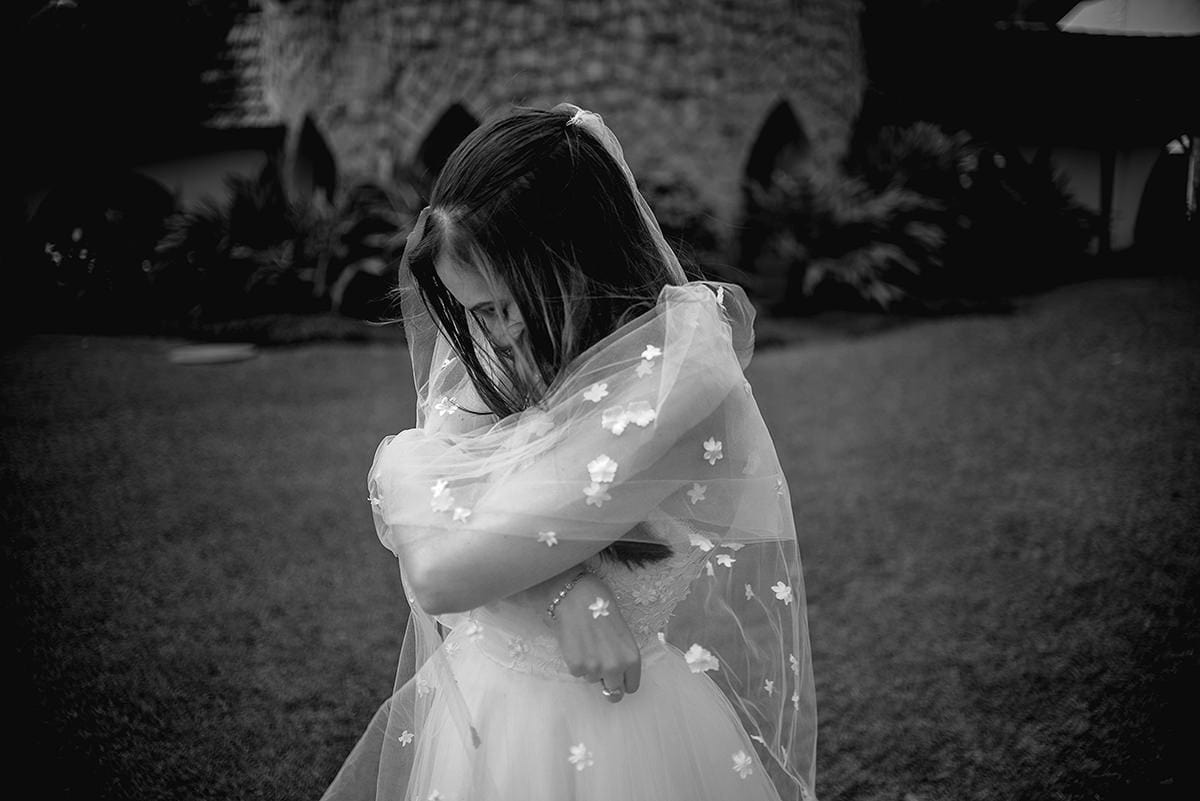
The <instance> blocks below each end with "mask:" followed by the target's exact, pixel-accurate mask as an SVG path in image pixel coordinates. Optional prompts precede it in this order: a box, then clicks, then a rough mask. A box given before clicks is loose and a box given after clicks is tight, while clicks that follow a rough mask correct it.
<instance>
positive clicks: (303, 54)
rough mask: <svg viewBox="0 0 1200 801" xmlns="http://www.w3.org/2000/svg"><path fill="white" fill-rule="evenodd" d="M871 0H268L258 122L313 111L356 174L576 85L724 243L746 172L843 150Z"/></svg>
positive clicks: (260, 16)
mask: <svg viewBox="0 0 1200 801" xmlns="http://www.w3.org/2000/svg"><path fill="white" fill-rule="evenodd" d="M859 6H860V2H859V0H689V2H682V1H681V0H525V1H524V2H522V1H521V0H444V1H442V2H428V1H426V2H414V1H413V0H407V1H406V0H343V1H342V2H335V0H290V1H285V0H261V3H260V6H259V8H258V10H257V13H256V14H254V15H251V16H250V17H248V21H247V25H251V26H254V30H253V32H252V35H250V36H249V38H250V39H253V40H255V41H256V42H257V65H256V66H255V70H256V75H255V80H256V81H257V83H258V88H259V93H260V96H261V99H262V101H263V103H262V106H263V108H264V109H265V111H264V112H263V114H264V115H265V117H266V119H261V120H259V121H258V122H259V123H260V124H268V123H269V124H283V125H286V126H287V129H288V131H289V132H291V135H292V137H293V140H294V139H295V137H298V136H300V132H301V131H302V130H303V129H305V128H307V129H308V130H309V135H310V136H311V132H312V130H313V129H314V128H315V130H316V131H317V132H319V134H320V135H321V137H323V139H324V141H325V142H326V143H327V144H328V149H329V151H330V153H331V154H332V156H333V158H334V160H335V161H336V164H337V170H338V174H339V175H340V176H342V179H343V180H347V181H353V180H371V181H376V182H383V183H385V184H386V183H389V182H392V183H394V182H402V181H405V180H407V179H408V177H409V176H411V175H413V174H414V173H416V174H420V173H425V174H431V173H435V172H436V170H437V169H438V168H440V166H441V163H442V162H444V160H445V157H446V156H447V155H448V154H449V152H450V151H451V150H452V149H453V147H454V146H455V145H456V144H457V143H458V141H461V139H462V137H463V136H465V135H466V133H467V132H469V130H470V129H471V128H473V127H474V126H475V125H476V124H478V123H479V122H482V121H485V120H487V119H490V118H492V117H494V116H497V115H502V114H504V113H505V112H506V111H507V110H509V109H511V108H512V107H513V106H514V105H524V106H535V107H542V108H549V107H550V106H553V105H555V104H557V103H559V102H563V101H568V102H573V103H576V104H578V105H581V106H583V107H586V108H589V109H591V110H594V111H597V112H599V113H600V114H601V115H602V116H603V117H604V119H605V121H606V122H607V123H608V125H609V126H610V127H611V128H612V129H613V130H614V131H615V132H616V134H617V136H618V137H619V138H620V139H621V141H622V144H623V146H624V148H625V153H626V158H627V159H628V161H629V163H630V167H631V168H632V169H633V171H634V174H635V175H636V176H637V177H638V180H639V184H640V185H642V187H643V190H644V191H647V194H651V195H653V192H654V191H655V187H658V188H660V189H661V188H665V190H664V191H671V192H683V193H684V194H686V195H687V196H688V197H689V198H690V199H689V200H688V202H690V203H692V204H694V205H696V206H697V207H698V208H697V211H698V212H699V213H701V214H703V215H704V216H706V218H707V219H710V220H711V221H712V223H713V228H714V233H715V235H716V236H717V237H718V239H719V240H720V243H721V245H722V246H723V248H724V246H728V245H735V246H736V233H735V232H736V230H737V227H738V225H739V220H740V219H741V218H742V216H743V215H744V212H745V208H744V206H745V203H746V202H747V200H746V197H745V194H744V185H745V183H746V181H747V179H748V178H751V179H755V180H759V181H763V180H767V179H769V175H770V173H771V171H772V169H773V168H774V166H775V165H776V164H777V163H778V162H779V160H780V159H782V158H785V157H787V158H794V157H802V158H804V159H807V160H809V161H810V162H811V163H812V164H813V165H814V166H815V167H817V168H819V169H824V168H828V169H835V168H836V165H837V162H838V160H839V158H840V157H841V156H842V155H843V153H844V152H845V150H846V147H847V144H848V142H849V139H850V134H851V129H852V126H853V124H854V121H855V119H856V117H857V114H858V111H859V108H860V105H861V98H862V93H863V90H864V86H865V83H866V73H865V67H864V59H863V55H862V52H861V37H860V31H859V12H860V8H859ZM242 35H243V36H245V35H246V34H245V31H243V32H242ZM306 121H307V124H306ZM293 144H294V142H293ZM652 202H653V200H652Z"/></svg>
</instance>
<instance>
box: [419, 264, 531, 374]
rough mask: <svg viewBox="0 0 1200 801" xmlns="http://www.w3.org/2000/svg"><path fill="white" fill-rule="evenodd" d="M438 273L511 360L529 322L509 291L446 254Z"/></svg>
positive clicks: (444, 283) (437, 266)
mask: <svg viewBox="0 0 1200 801" xmlns="http://www.w3.org/2000/svg"><path fill="white" fill-rule="evenodd" d="M434 269H435V270H436V271H437V274H438V278H439V279H440V280H441V282H442V284H443V285H444V286H445V287H446V289H447V290H449V292H450V294H451V295H453V296H454V299H455V300H457V301H458V302H459V304H461V305H462V307H463V308H464V309H466V310H467V311H468V312H470V313H471V314H472V315H474V317H475V319H476V320H478V321H479V324H480V325H482V326H483V327H484V328H485V329H486V330H487V333H488V335H489V336H490V337H491V339H492V341H493V342H494V343H496V346H497V347H498V348H499V349H501V350H503V351H507V352H508V355H510V356H511V354H512V349H513V348H514V346H516V344H517V343H518V342H519V341H520V340H521V336H522V335H523V334H524V333H525V320H524V319H523V318H522V317H521V312H520V310H519V309H518V308H517V304H516V301H514V300H513V298H512V295H511V294H510V293H509V292H508V290H507V289H506V288H504V287H503V286H493V284H492V283H491V282H489V281H488V280H487V279H486V278H484V276H483V274H482V273H481V272H480V271H479V270H476V269H474V268H472V267H470V266H465V265H463V264H461V263H460V262H458V261H456V260H454V259H451V258H450V257H449V256H446V255H444V254H443V255H442V256H440V257H439V258H438V260H437V263H436V264H434Z"/></svg>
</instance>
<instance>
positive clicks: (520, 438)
mask: <svg viewBox="0 0 1200 801" xmlns="http://www.w3.org/2000/svg"><path fill="white" fill-rule="evenodd" d="M752 323H753V307H752V306H751V305H750V303H749V301H748V300H747V299H746V297H745V295H744V294H743V293H742V292H741V290H740V289H738V288H737V287H735V286H732V285H728V284H713V283H691V284H684V285H682V286H668V287H666V288H664V289H663V291H662V294H661V296H660V298H659V301H658V303H657V305H656V306H655V308H654V309H652V310H651V311H648V312H646V313H645V314H643V315H642V316H641V317H639V318H637V319H635V320H634V321H632V322H631V323H629V324H628V325H626V326H623V327H622V328H621V329H619V330H618V331H616V332H614V333H613V334H612V335H610V336H609V337H607V338H605V339H604V340H603V341H602V342H600V343H599V344H597V345H596V346H595V347H593V348H592V349H590V350H589V351H587V352H586V353H585V354H583V355H582V356H581V357H580V358H579V359H578V360H577V361H576V362H575V363H573V364H572V365H571V367H570V368H569V370H568V371H567V375H565V376H564V377H563V378H562V379H561V380H560V381H557V382H556V383H555V385H554V386H553V387H552V388H551V389H550V391H549V392H548V394H547V397H546V399H545V401H544V402H543V403H540V404H539V405H538V406H537V407H536V408H531V409H529V410H527V411H526V412H522V413H520V414H516V415H512V416H510V417H508V418H505V419H503V420H499V421H496V420H494V418H493V419H489V420H487V421H484V422H483V424H479V421H478V420H476V421H475V422H474V423H472V424H470V425H467V424H463V423H462V422H461V421H465V420H467V419H468V418H469V415H468V414H467V413H466V412H465V411H464V410H465V409H469V408H471V407H472V406H473V405H474V400H475V399H474V398H471V396H470V391H471V388H470V384H469V380H467V378H466V374H465V372H464V371H463V369H462V366H461V365H460V364H458V363H457V360H456V359H455V356H454V354H453V353H452V352H451V351H450V350H449V347H448V345H447V344H446V343H445V341H444V340H443V339H441V338H440V337H439V336H438V335H437V334H436V331H432V330H430V331H429V332H428V333H429V336H428V337H426V338H422V336H421V334H420V332H419V330H418V329H417V328H416V327H413V328H411V329H410V330H411V335H410V342H409V345H410V349H412V350H413V351H414V352H413V354H412V355H413V363H414V371H415V375H416V378H417V386H418V401H419V403H418V421H417V422H418V425H417V427H416V428H414V429H410V430H407V431H404V432H401V433H400V434H397V435H395V436H393V437H388V438H387V439H385V440H384V442H383V443H382V444H381V445H380V447H379V450H378V451H377V453H376V457H375V462H374V464H373V466H372V468H371V472H370V477H369V491H370V498H371V503H372V506H373V508H374V512H375V520H376V524H377V527H378V531H379V535H380V538H381V540H382V542H383V543H384V544H385V545H386V546H387V547H389V548H390V549H392V550H393V551H394V552H397V554H399V553H400V552H401V550H402V546H403V544H404V543H405V542H406V541H411V540H413V539H415V538H420V537H440V536H454V534H455V532H457V531H470V532H472V533H473V534H478V533H483V534H486V535H488V536H498V537H510V538H511V537H519V536H526V537H529V538H530V541H531V542H537V543H542V542H546V543H547V544H548V545H553V542H550V541H549V540H550V538H555V539H558V540H562V539H567V538H575V539H592V540H595V541H597V542H598V543H599V542H610V541H612V540H613V539H615V538H616V537H617V536H619V534H620V532H626V531H628V532H631V534H630V535H626V538H627V539H628V538H630V536H635V537H637V538H639V539H642V540H644V541H653V542H658V543H660V544H666V545H668V546H669V547H670V549H671V555H670V557H668V558H667V559H665V560H662V561H659V562H654V563H650V564H647V565H645V566H643V567H627V566H625V565H624V564H622V563H620V562H616V561H613V560H611V559H607V558H602V557H600V556H596V557H593V558H592V559H590V560H589V562H588V563H587V564H588V565H589V566H590V567H591V568H592V569H593V570H594V571H595V572H596V573H597V574H598V575H599V576H600V577H601V578H602V579H603V580H604V581H605V582H606V583H607V584H608V586H609V587H610V588H611V589H612V591H613V593H614V597H615V599H616V601H617V606H618V608H619V612H620V614H621V615H622V616H623V618H624V619H625V620H626V622H627V623H628V624H629V626H630V628H631V630H632V631H633V632H634V634H635V637H636V638H637V640H638V643H639V646H640V648H641V653H642V682H641V687H640V689H639V690H638V691H637V692H636V693H633V694H629V695H626V696H625V698H624V699H623V700H621V701H620V702H619V703H616V704H613V703H610V702H609V701H608V700H606V699H605V698H604V697H603V696H602V695H601V694H600V692H599V686H598V685H597V684H594V683H588V682H586V681H584V680H582V679H578V678H576V677H573V676H571V675H570V673H569V672H568V671H567V668H566V665H565V663H564V662H563V661H562V658H561V656H560V655H559V651H558V645H557V642H556V640H555V639H554V637H553V636H552V635H551V632H550V630H549V629H548V628H547V627H546V626H545V624H544V623H543V617H544V612H545V599H542V600H541V602H540V603H531V602H527V601H525V600H523V599H522V598H521V596H520V594H518V595H517V596H514V597H513V598H510V599H504V600H499V601H495V602H492V603H489V604H486V605H484V606H482V607H480V608H477V609H474V610H472V611H470V612H468V613H465V614H455V615H442V616H439V617H436V618H435V617H432V616H430V615H427V614H425V613H424V612H423V611H422V610H421V608H420V606H419V604H417V603H416V602H415V599H414V598H413V597H412V595H411V593H409V600H410V605H411V606H412V614H411V615H410V619H409V630H408V633H407V635H406V638H405V647H404V651H403V654H402V657H401V664H400V667H399V670H398V673H397V681H396V687H395V691H394V693H393V695H392V697H391V698H390V699H389V700H388V701H387V702H386V703H385V704H384V705H383V707H381V709H380V711H379V713H378V714H377V715H376V717H375V720H374V721H373V722H372V724H371V726H370V727H369V728H368V731H367V733H366V734H364V736H363V738H362V739H361V740H360V742H359V743H358V745H357V746H356V747H355V749H354V751H353V752H352V754H351V755H350V757H349V758H348V759H347V760H346V763H345V765H344V766H343V768H342V770H341V772H340V773H339V774H338V777H337V778H336V779H335V781H334V782H333V784H332V785H331V786H330V788H329V790H328V791H327V794H326V798H328V799H343V798H373V799H389V800H390V801H401V799H403V800H404V801H428V800H430V799H433V800H434V801H438V800H439V799H440V801H593V800H594V801H672V800H673V799H678V801H685V799H686V800H687V801H704V800H705V799H707V800H708V801H735V800H736V801H743V800H745V801H756V800H758V799H762V800H763V801H767V800H768V799H778V798H789V799H792V798H810V797H812V795H811V788H812V781H813V757H814V753H815V742H816V712H815V697H814V693H813V682H812V674H811V660H810V654H809V645H808V631H807V621H806V618H805V607H804V590H803V578H802V576H801V571H800V562H799V554H798V549H797V544H796V538H795V528H794V524H793V521H792V513H791V505H790V500H789V498H788V494H787V487H786V482H785V480H784V478H783V474H782V470H781V468H780V466H779V462H778V458H777V455H776V453H775V449H774V446H773V444H772V442H771V439H770V435H769V434H768V432H767V430H766V426H765V424H764V422H763V421H762V418H761V416H760V414H759V412H758V407H757V404H756V403H755V402H754V398H753V391H752V388H751V386H750V384H749V383H748V382H747V381H746V380H745V377H744V375H743V372H742V370H743V368H744V367H745V365H746V363H747V362H748V361H749V357H750V352H751V350H752V346H753V328H752ZM456 426H458V427H456ZM535 537H536V538H537V539H536V540H534V538H535ZM539 547H545V546H541V545H539ZM539 552H540V551H539ZM401 572H402V574H403V563H402V564H401Z"/></svg>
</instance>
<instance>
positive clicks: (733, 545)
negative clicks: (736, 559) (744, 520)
mask: <svg viewBox="0 0 1200 801" xmlns="http://www.w3.org/2000/svg"><path fill="white" fill-rule="evenodd" d="M725 547H726V548H728V549H729V550H731V551H740V550H742V548H745V547H746V543H744V542H727V543H725Z"/></svg>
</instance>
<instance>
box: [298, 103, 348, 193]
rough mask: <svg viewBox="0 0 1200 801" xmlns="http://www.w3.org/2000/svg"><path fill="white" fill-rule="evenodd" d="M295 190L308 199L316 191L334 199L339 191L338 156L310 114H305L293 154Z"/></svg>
mask: <svg viewBox="0 0 1200 801" xmlns="http://www.w3.org/2000/svg"><path fill="white" fill-rule="evenodd" d="M289 162H290V165H291V181H292V187H291V188H292V193H293V195H294V197H295V198H298V199H301V200H308V199H309V198H311V197H312V196H313V195H315V194H316V193H317V192H321V193H322V194H324V195H325V199H326V200H328V201H330V202H332V201H333V198H334V195H335V193H336V192H337V159H336V158H334V155H333V151H332V150H331V149H330V148H329V145H328V143H326V141H325V137H324V136H323V135H322V134H321V131H320V129H319V128H317V124H316V123H315V122H313V118H312V116H311V115H308V114H305V115H304V122H303V123H301V125H300V133H299V135H298V136H297V137H296V139H295V145H294V147H293V150H292V152H291V154H290V158H289Z"/></svg>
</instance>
